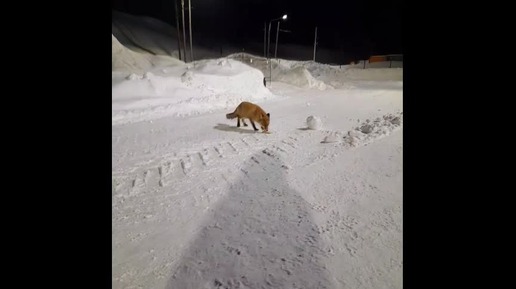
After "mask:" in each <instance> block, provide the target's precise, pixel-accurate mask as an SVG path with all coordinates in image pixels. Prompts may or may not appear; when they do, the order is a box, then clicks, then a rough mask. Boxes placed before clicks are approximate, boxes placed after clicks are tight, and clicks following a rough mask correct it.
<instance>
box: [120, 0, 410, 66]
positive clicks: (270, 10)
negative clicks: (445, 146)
mask: <svg viewBox="0 0 516 289" xmlns="http://www.w3.org/2000/svg"><path fill="white" fill-rule="evenodd" d="M174 1H175V0H168V1H163V0H146V1H141V0H140V1H138V0H114V1H113V4H112V8H113V10H116V11H120V12H124V13H128V14H132V15H140V16H148V17H152V18H156V19H159V20H161V21H163V22H165V23H168V24H170V25H172V26H174V27H175V26H176V18H175V10H174ZM178 2H180V0H178ZM191 2H192V3H191V5H192V27H193V31H192V33H193V34H194V35H193V41H194V44H195V43H196V42H198V39H196V37H195V35H196V34H197V35H203V36H204V37H209V38H210V39H208V40H207V41H212V42H214V43H223V42H224V43H228V44H232V45H240V46H242V47H245V46H246V44H249V45H247V46H248V47H252V46H250V44H251V43H263V38H264V31H263V30H264V22H265V21H267V24H268V21H270V20H271V19H273V18H278V17H281V16H282V15H283V14H287V15H288V18H287V21H282V22H281V24H280V30H287V31H289V32H284V31H281V32H280V37H279V39H280V41H279V43H280V45H281V44H294V45H302V46H308V47H313V42H314V31H315V27H316V26H317V39H318V48H321V49H329V50H335V51H342V53H344V54H347V55H349V56H351V58H361V59H365V58H367V57H368V56H370V55H378V54H380V55H381V54H401V53H402V41H401V0H390V1H382V2H377V1H372V0H340V1H338V0H319V1H311V2H308V1H295V0H203V1H199V0H191ZM185 8H188V0H185ZM179 13H181V11H179ZM187 14H188V10H187V9H185V19H188V18H187V17H188V16H187ZM276 25H277V22H273V24H272V27H271V43H274V41H275V37H276V28H277V27H276ZM251 50H256V48H253V49H251ZM278 50H279V49H278ZM257 52H259V51H257ZM261 52H262V54H263V46H262V48H261Z"/></svg>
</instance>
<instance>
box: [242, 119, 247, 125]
mask: <svg viewBox="0 0 516 289" xmlns="http://www.w3.org/2000/svg"><path fill="white" fill-rule="evenodd" d="M242 123H243V124H244V126H247V123H245V119H244V118H242Z"/></svg>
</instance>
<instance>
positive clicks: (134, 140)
mask: <svg viewBox="0 0 516 289" xmlns="http://www.w3.org/2000/svg"><path fill="white" fill-rule="evenodd" d="M126 18H127V19H126V21H125V22H124V17H119V18H117V22H116V23H114V24H113V25H114V26H113V36H112V38H113V41H112V43H113V49H112V53H113V55H112V56H113V72H112V79H113V82H112V105H113V106H112V107H113V108H112V145H113V152H112V186H113V189H112V231H113V233H112V250H113V253H112V287H113V288H116V289H118V288H166V289H172V288H196V289H197V288H402V287H403V283H402V269H403V254H402V231H403V229H402V228H403V224H402V205H403V204H402V188H403V187H402V177H403V154H402V150H403V140H402V135H403V105H402V101H403V68H400V67H396V68H388V66H389V65H390V64H384V65H383V67H377V68H374V67H366V69H364V68H363V66H361V65H360V64H357V65H342V66H337V65H328V64H320V63H317V62H313V61H292V60H283V59H277V60H275V59H274V60H272V61H271V62H267V60H266V59H264V58H262V57H260V56H255V55H251V54H246V53H239V54H232V55H229V56H227V57H213V58H209V59H203V60H198V61H194V62H188V63H185V62H183V61H179V60H177V58H176V57H177V55H176V56H175V55H174V53H173V51H172V50H169V48H168V47H169V45H171V44H170V43H175V42H174V41H171V40H170V37H173V35H174V33H168V34H167V33H165V32H160V31H169V30H171V31H175V30H174V28H173V27H167V26H166V25H167V24H164V23H161V22H158V21H154V20H152V19H148V18H138V17H135V16H131V17H126ZM156 26H159V27H161V29H162V30H158V29H156V31H157V32H156V33H154V34H147V35H146V36H145V35H141V34H144V33H145V31H148V30H152V29H153V28H155V27H156ZM115 32H116V33H115ZM116 34H118V35H122V34H123V35H126V39H124V40H123V41H119V39H118V37H117V35H116ZM129 35H130V36H131V37H129ZM162 38H163V40H162ZM131 39H132V40H131ZM124 42H125V43H134V42H137V45H132V46H131V45H124V44H122V43H124ZM136 46H138V47H139V48H135V47H136ZM173 47H175V46H173ZM149 51H152V52H153V53H150V52H149ZM157 52H162V53H161V54H160V53H157ZM270 67H272V68H273V71H272V72H271V71H269V68H270ZM270 75H272V81H271V80H270V79H269V78H268V77H269V76H270ZM264 78H267V80H268V81H267V83H266V85H264V83H263V80H264ZM242 101H250V102H253V103H256V104H258V105H260V107H262V108H263V109H264V110H265V111H266V112H267V113H270V126H269V131H270V132H271V133H270V134H263V133H260V132H255V131H254V130H253V128H252V126H251V125H250V124H249V125H248V126H247V127H246V126H241V127H237V126H236V122H237V121H236V119H234V120H228V119H226V117H225V114H226V113H229V112H232V111H233V110H234V109H235V108H236V106H237V105H238V104H239V103H240V102H242Z"/></svg>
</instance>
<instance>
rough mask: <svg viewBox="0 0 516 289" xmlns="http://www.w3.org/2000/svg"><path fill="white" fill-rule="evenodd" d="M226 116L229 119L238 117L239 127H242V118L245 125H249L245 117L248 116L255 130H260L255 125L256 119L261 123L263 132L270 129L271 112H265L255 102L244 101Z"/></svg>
mask: <svg viewBox="0 0 516 289" xmlns="http://www.w3.org/2000/svg"><path fill="white" fill-rule="evenodd" d="M226 117H227V118H228V119H234V118H235V117H236V118H238V120H237V127H240V119H242V122H243V123H244V126H247V123H245V120H244V118H248V119H249V121H250V122H251V125H252V126H253V128H254V130H255V131H257V130H258V129H257V128H256V126H255V125H254V122H255V121H256V122H258V123H259V124H260V127H261V129H262V130H263V132H268V131H269V120H270V114H268V113H265V111H264V110H263V109H262V108H261V107H259V106H258V105H256V104H254V103H250V102H247V101H244V102H242V103H240V104H239V105H238V106H237V108H236V109H235V111H234V112H232V113H228V114H226Z"/></svg>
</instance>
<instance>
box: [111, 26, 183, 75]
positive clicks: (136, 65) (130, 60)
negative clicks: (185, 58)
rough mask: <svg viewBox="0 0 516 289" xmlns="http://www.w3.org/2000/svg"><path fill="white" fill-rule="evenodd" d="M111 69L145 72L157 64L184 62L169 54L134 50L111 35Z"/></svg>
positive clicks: (179, 63) (181, 63)
mask: <svg viewBox="0 0 516 289" xmlns="http://www.w3.org/2000/svg"><path fill="white" fill-rule="evenodd" d="M111 59H112V60H111V69H112V70H113V71H121V72H133V73H143V72H145V71H147V70H150V69H152V68H154V67H157V66H175V65H183V64H184V62H182V61H180V60H178V59H175V58H172V57H167V56H158V55H151V54H143V53H138V52H134V51H132V50H130V49H128V48H126V47H125V46H123V45H122V44H121V43H120V42H119V41H118V39H117V38H116V37H115V36H114V35H111Z"/></svg>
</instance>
